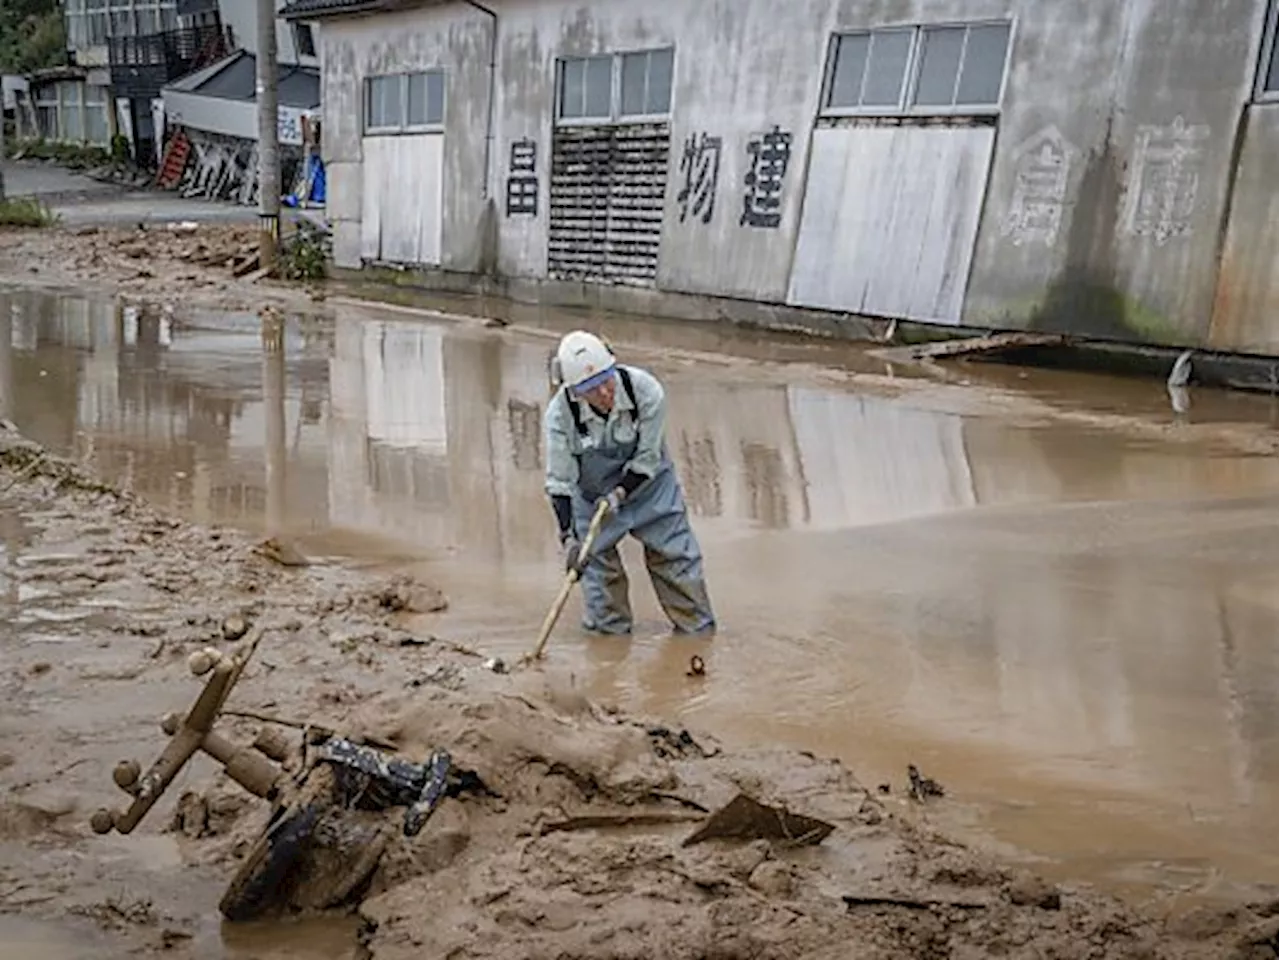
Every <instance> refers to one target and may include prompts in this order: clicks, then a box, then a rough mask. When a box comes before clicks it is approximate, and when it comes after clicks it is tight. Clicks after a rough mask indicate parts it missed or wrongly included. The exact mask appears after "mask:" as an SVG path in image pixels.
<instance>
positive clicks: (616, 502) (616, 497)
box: [596, 487, 627, 513]
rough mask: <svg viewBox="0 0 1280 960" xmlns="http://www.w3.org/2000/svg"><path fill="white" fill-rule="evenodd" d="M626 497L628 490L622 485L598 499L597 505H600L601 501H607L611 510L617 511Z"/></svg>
mask: <svg viewBox="0 0 1280 960" xmlns="http://www.w3.org/2000/svg"><path fill="white" fill-rule="evenodd" d="M625 499H627V491H625V490H623V489H622V488H621V487H614V488H613V490H612V491H611V492H610V493H609V495H608V496H605V497H601V498H600V499H599V500H597V501H596V505H597V506H599V504H600V503H601V502H603V503H607V504H608V505H609V512H610V513H617V512H618V510H619V509H620V508H621V507H622V501H623V500H625Z"/></svg>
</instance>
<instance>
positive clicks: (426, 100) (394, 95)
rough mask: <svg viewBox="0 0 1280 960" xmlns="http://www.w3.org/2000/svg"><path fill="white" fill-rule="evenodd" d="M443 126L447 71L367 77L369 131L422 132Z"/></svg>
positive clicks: (381, 132) (366, 130)
mask: <svg viewBox="0 0 1280 960" xmlns="http://www.w3.org/2000/svg"><path fill="white" fill-rule="evenodd" d="M443 126H444V71H443V70H421V71H417V72H415V73H391V74H384V75H382V76H375V77H368V78H367V79H366V80H365V95H364V132H365V133H366V134H369V135H380V134H396V133H422V132H425V131H433V130H439V129H440V128H442V127H443Z"/></svg>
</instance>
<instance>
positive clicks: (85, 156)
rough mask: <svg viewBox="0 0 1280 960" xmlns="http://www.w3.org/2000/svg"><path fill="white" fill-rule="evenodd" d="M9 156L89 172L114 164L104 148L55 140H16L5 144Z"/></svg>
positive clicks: (109, 153) (108, 152)
mask: <svg viewBox="0 0 1280 960" xmlns="http://www.w3.org/2000/svg"><path fill="white" fill-rule="evenodd" d="M5 147H6V149H7V150H8V152H9V156H11V157H13V158H14V159H21V158H25V157H30V158H32V159H34V160H52V161H53V162H54V163H57V164H58V165H60V166H63V167H67V168H69V169H71V170H87V169H89V168H91V167H104V166H106V165H107V164H109V163H112V162H113V157H112V155H111V152H110V151H109V150H107V149H106V148H104V147H93V146H86V145H84V144H82V143H58V142H55V141H53V140H15V141H10V142H6V143H5Z"/></svg>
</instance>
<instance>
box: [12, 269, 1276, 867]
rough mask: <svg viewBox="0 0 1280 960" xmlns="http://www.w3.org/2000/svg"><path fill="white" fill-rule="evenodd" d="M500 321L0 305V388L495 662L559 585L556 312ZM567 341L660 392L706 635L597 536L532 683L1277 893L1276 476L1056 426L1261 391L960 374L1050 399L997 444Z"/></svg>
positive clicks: (19, 297)
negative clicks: (610, 576)
mask: <svg viewBox="0 0 1280 960" xmlns="http://www.w3.org/2000/svg"><path fill="white" fill-rule="evenodd" d="M515 312H516V313H517V314H519V316H518V317H517V318H518V319H520V320H521V322H534V323H537V324H538V325H541V326H543V327H545V328H546V329H545V330H544V331H542V333H543V334H545V335H537V334H534V335H527V336H524V335H522V336H516V335H513V334H511V333H509V332H503V331H498V330H484V329H481V328H480V327H479V325H475V324H465V325H433V324H429V323H425V322H418V321H407V320H402V319H398V318H393V317H392V316H391V315H388V314H386V313H385V312H381V311H377V310H372V309H371V310H356V309H355V308H345V307H338V308H336V313H337V319H336V321H335V322H333V323H321V322H319V321H309V320H307V321H300V322H290V323H289V324H288V325H287V326H286V327H285V329H284V331H283V334H282V335H281V337H280V339H279V340H272V341H271V342H270V343H269V344H268V345H269V347H271V349H268V350H265V351H264V349H263V337H262V334H261V333H260V332H259V330H258V328H257V325H256V324H257V321H256V319H255V318H254V317H252V316H248V315H243V316H241V315H230V316H228V315H216V314H208V315H202V316H201V317H199V318H198V319H199V322H200V324H201V326H200V327H198V328H196V327H193V326H191V325H190V321H191V319H192V318H185V321H186V322H184V318H175V321H174V322H173V323H172V324H170V323H169V322H168V321H167V320H165V321H164V322H162V318H158V317H149V316H147V315H145V314H143V315H140V316H139V315H132V316H130V317H126V316H125V315H124V314H123V313H122V312H121V311H119V310H117V309H116V308H115V307H113V306H112V305H111V304H110V303H106V302H97V301H87V300H82V299H77V298H66V297H64V298H54V297H50V296H47V295H43V294H34V293H21V292H20V293H14V294H11V295H7V296H6V295H4V294H0V376H2V377H3V378H4V379H3V380H0V397H4V398H7V400H6V406H7V410H8V412H7V413H4V415H6V416H9V417H11V418H12V419H14V420H15V421H16V422H17V423H18V424H19V426H20V427H21V428H22V429H23V430H24V432H26V433H28V434H29V435H30V436H32V437H34V438H35V439H37V440H39V441H40V442H42V443H45V444H47V445H48V446H50V447H51V448H53V449H54V450H56V451H59V452H62V453H67V454H70V455H73V456H75V457H77V458H79V459H81V460H82V461H84V462H85V463H87V464H88V465H90V466H91V467H92V468H93V469H95V470H97V471H99V472H100V473H102V474H103V475H105V476H106V477H107V478H108V479H109V480H111V481H113V482H115V483H119V484H121V485H124V486H126V487H128V488H130V489H132V490H134V491H136V492H137V493H139V494H142V495H144V496H146V497H148V498H150V499H151V500H152V501H154V502H156V503H157V504H159V505H160V506H162V507H164V508H166V509H169V510H174V511H177V512H180V513H182V514H183V515H185V516H187V517H190V518H193V519H195V520H198V521H201V522H214V521H216V522H222V523H228V524H236V525H241V526H244V527H247V528H249V529H252V530H256V531H263V532H266V531H270V532H283V533H287V534H289V535H291V536H294V537H296V538H298V539H299V540H300V541H301V542H302V544H303V546H304V547H305V548H306V549H307V550H308V551H309V552H311V553H313V554H314V555H317V556H320V555H333V556H354V557H357V558H359V559H361V560H362V561H366V562H370V563H378V564H385V565H386V566H388V568H394V569H407V570H411V571H412V572H416V573H420V574H422V575H424V576H426V577H429V578H431V579H432V580H434V581H435V582H437V583H439V584H440V585H441V586H442V587H443V588H444V589H445V590H446V592H447V593H448V594H449V595H450V598H451V601H452V603H451V607H450V611H449V612H448V613H447V614H446V615H444V616H443V617H434V618H431V619H430V620H429V621H425V620H424V623H427V622H429V623H430V624H431V626H430V627H429V628H426V629H430V630H431V631H432V632H437V633H445V632H448V633H449V634H450V635H453V636H460V637H465V638H467V639H468V641H469V642H471V641H474V642H475V643H477V644H478V645H481V646H485V647H492V648H493V650H494V652H497V653H501V654H503V655H504V656H513V655H518V654H519V653H521V652H523V651H524V649H526V648H527V646H528V645H529V644H531V643H532V640H533V635H534V633H535V632H536V629H537V625H538V624H539V622H540V621H541V619H542V616H543V614H544V613H545V610H546V606H547V604H548V603H549V602H550V600H551V598H552V597H553V595H554V592H555V588H556V585H557V584H556V581H557V578H556V570H557V568H556V562H557V560H556V554H557V549H556V544H555V543H554V538H553V536H552V535H551V522H552V521H551V518H550V511H549V509H548V507H547V504H546V501H545V497H544V496H543V493H542V474H541V467H540V464H541V456H542V451H541V418H542V412H543V409H544V405H545V400H546V397H547V381H546V374H545V371H546V358H547V354H548V352H549V350H550V349H551V348H552V347H553V345H554V342H555V339H554V335H553V331H554V330H558V329H563V328H565V326H566V325H567V324H568V323H570V322H575V321H572V320H571V319H566V318H565V317H564V316H560V315H552V314H548V313H546V312H540V311H535V312H534V313H533V314H532V315H531V314H527V313H520V311H515ZM579 319H580V318H579ZM5 323H7V325H8V329H5V327H4V326H3V325H4V324H5ZM592 325H593V326H595V327H597V328H603V329H604V330H605V332H606V333H607V334H609V335H611V336H614V337H615V338H616V339H617V340H618V341H626V342H639V343H642V344H644V346H643V348H637V352H638V353H639V354H641V357H640V360H639V362H641V363H643V365H645V366H648V367H649V368H651V369H653V370H654V371H655V372H656V373H658V374H659V375H660V376H661V377H662V378H663V381H664V384H665V385H666V387H667V391H668V395H669V398H670V417H669V424H668V438H669V439H668V442H669V446H670V449H671V452H672V455H673V456H674V457H675V459H676V460H677V461H678V465H679V468H680V473H681V478H682V482H683V484H684V486H685V489H686V494H687V497H688V500H689V503H690V507H691V510H692V512H693V514H694V518H695V519H694V522H695V525H696V527H697V530H698V533H699V536H700V538H701V539H702V542H703V545H704V549H705V552H706V554H707V568H708V575H709V581H710V589H711V592H712V597H713V601H714V602H715V604H716V606H717V611H718V614H719V616H720V619H721V622H722V634H721V636H720V637H719V638H718V639H717V640H716V641H715V642H714V644H712V645H711V646H710V647H709V648H708V647H707V646H705V645H704V644H700V643H698V642H693V643H690V642H687V641H677V640H673V639H668V638H667V637H666V634H665V629H664V627H663V624H662V621H661V619H660V616H659V613H658V610H657V607H656V605H655V603H654V602H653V600H652V596H651V591H650V589H649V587H648V585H647V583H646V582H645V578H644V574H643V571H642V566H641V565H640V563H639V557H638V555H637V552H636V551H634V550H630V551H629V552H628V553H627V557H628V562H629V569H630V570H631V572H632V579H633V582H634V590H633V596H634V600H635V605H636V611H637V615H638V616H640V617H642V618H643V620H642V622H641V623H640V624H639V626H638V629H637V634H636V636H635V637H634V638H633V640H632V641H631V642H630V643H628V642H625V641H618V640H592V639H586V638H583V637H581V636H580V635H579V634H578V633H577V632H576V630H575V629H574V626H573V619H574V618H575V616H576V601H575V602H574V604H571V605H570V607H569V609H568V610H567V611H566V615H565V618H564V620H563V621H562V625H561V628H560V630H559V631H558V633H557V635H556V637H555V638H554V639H553V641H552V644H551V655H552V663H553V664H554V665H555V667H556V668H557V669H561V668H562V669H565V670H567V671H571V672H573V673H574V675H575V676H576V677H577V678H578V679H579V682H580V683H583V684H584V685H585V686H586V687H587V688H588V689H589V690H590V692H591V693H592V694H593V695H594V696H597V697H600V698H602V699H605V700H611V701H614V702H618V703H620V704H623V705H626V706H630V707H633V708H636V709H641V710H645V711H648V712H653V713H659V714H665V715H667V716H669V717H672V718H682V719H683V720H685V721H686V722H696V723H698V724H699V725H703V726H706V727H708V728H710V729H713V730H715V731H717V732H718V733H719V734H720V735H722V736H723V737H725V738H726V739H729V740H737V741H741V742H747V743H766V742H768V743H779V742H781V743H787V744H792V745H796V746H799V747H802V748H805V749H809V750H813V751H815V752H817V753H819V754H822V755H836V756H841V757H843V758H845V759H847V760H848V761H849V762H850V763H851V764H852V765H853V766H854V768H855V769H856V770H857V771H858V773H859V774H860V775H861V776H862V777H863V779H864V780H866V781H868V782H880V781H889V782H892V783H893V784H894V785H895V786H896V787H900V786H901V783H902V780H903V779H904V774H905V767H906V764H907V763H908V762H915V763H917V764H918V765H920V766H921V767H922V768H923V769H924V770H925V772H926V773H927V774H929V775H931V776H935V777H937V778H938V779H940V780H942V781H943V782H944V783H945V784H946V785H947V787H948V788H949V795H950V796H952V797H953V798H954V799H955V803H954V804H952V805H949V806H948V810H949V812H948V813H947V814H946V816H948V817H950V818H952V821H953V825H954V826H955V827H956V828H957V829H959V830H961V831H962V832H964V833H965V835H967V836H970V837H974V838H977V839H981V840H984V841H986V842H989V843H991V844H995V845H999V846H1001V847H1002V848H1005V849H1008V850H1011V851H1015V852H1021V853H1022V854H1025V855H1027V856H1029V857H1036V858H1042V859H1043V860H1044V862H1045V863H1047V864H1048V867H1045V866H1044V865H1043V864H1040V866H1041V868H1042V869H1046V871H1047V872H1051V873H1053V872H1057V873H1058V874H1059V875H1061V876H1063V877H1067V878H1073V879H1086V880H1094V881H1097V882H1100V883H1103V884H1110V885H1112V886H1113V887H1116V888H1118V889H1119V888H1123V889H1136V890H1139V891H1142V890H1146V889H1149V888H1150V887H1152V886H1156V885H1159V884H1161V883H1164V884H1169V885H1173V886H1176V887H1178V888H1183V887H1188V886H1190V887H1203V886H1205V885H1207V884H1211V883H1251V882H1267V883H1271V882H1273V880H1274V876H1275V869H1276V853H1275V851H1276V846H1277V827H1276V822H1277V817H1276V805H1277V794H1276V783H1277V764H1276V755H1277V736H1276V729H1277V711H1276V695H1277V682H1276V676H1277V658H1276V642H1275V638H1276V622H1277V606H1276V599H1275V598H1276V591H1275V585H1276V579H1277V562H1276V552H1275V542H1276V537H1277V520H1276V508H1275V497H1276V491H1277V461H1276V458H1275V457H1274V456H1273V455H1267V456H1258V455H1245V454H1234V453H1224V452H1223V451H1222V450H1220V449H1211V448H1209V447H1208V446H1206V445H1205V444H1199V443H1190V442H1174V441H1175V440H1177V437H1176V436H1170V437H1164V436H1162V435H1160V434H1159V433H1158V432H1156V433H1152V432H1151V431H1139V432H1136V433H1125V432H1123V431H1117V430H1114V429H1103V428H1102V427H1101V426H1090V425H1089V418H1090V417H1093V416H1097V417H1098V418H1100V419H1099V422H1100V423H1101V422H1104V421H1105V420H1106V418H1107V417H1108V416H1111V415H1114V414H1116V413H1125V414H1127V415H1131V416H1139V417H1142V418H1144V419H1145V421H1146V422H1147V423H1148V425H1157V426H1161V427H1167V428H1168V429H1169V430H1174V431H1176V430H1178V429H1181V428H1182V427H1183V426H1193V425H1203V424H1212V423H1218V424H1222V425H1223V426H1224V428H1231V429H1236V430H1246V431H1247V430H1259V431H1264V432H1265V430H1266V429H1268V428H1270V429H1274V418H1275V409H1276V408H1275V403H1274V401H1272V400H1269V399H1263V398H1257V397H1249V396H1240V395H1232V394H1226V393H1217V392H1206V391H1196V392H1194V393H1193V405H1192V408H1191V411H1190V414H1189V415H1187V416H1185V417H1183V418H1182V419H1181V420H1179V421H1177V423H1174V415H1173V414H1172V413H1171V412H1170V411H1169V407H1168V398H1167V396H1166V395H1165V391H1164V386H1163V384H1160V383H1156V382H1144V381H1132V380H1115V379H1111V378H1108V377H1103V376H1082V375H1077V374H1067V373H1063V372H1060V371H1018V370H1012V369H1002V368H993V367H989V366H984V367H983V368H982V369H978V368H976V367H974V368H961V369H964V370H965V371H966V372H965V376H969V377H971V378H972V379H973V380H974V381H975V382H977V383H979V384H987V385H988V386H989V388H990V389H994V390H1000V391H1005V393H1004V394H1003V401H1004V403H1005V405H1006V406H1008V405H1009V404H1010V403H1011V402H1015V401H1016V400H1017V397H1018V396H1025V398H1026V399H1027V402H1028V403H1030V402H1032V401H1036V402H1042V403H1048V402H1051V403H1055V404H1065V403H1070V402H1072V400H1073V398H1078V400H1079V412H1080V413H1081V416H1080V417H1079V418H1077V422H1075V423H1072V424H1071V425H1069V426H1059V425H1052V426H1046V425H1041V426H1028V427H1021V428H1018V427H1013V426H1011V425H1010V424H1009V423H1008V422H1006V421H1003V420H1001V419H998V418H993V417H983V416H975V415H965V414H964V413H961V412H957V411H955V410H954V409H951V410H947V409H930V408H928V407H927V405H926V404H924V403H923V402H922V401H920V400H918V399H908V400H903V399H892V398H889V397H887V396H885V395H884V391H883V390H881V391H879V393H877V392H874V391H873V392H867V391H865V390H861V389H860V386H859V379H858V374H868V373H874V374H876V376H877V377H883V376H884V375H885V374H886V373H887V372H889V373H891V372H892V371H886V369H885V368H884V366H883V364H878V363H875V362H871V361H868V360H867V359H866V357H865V356H864V355H863V354H862V353H861V352H860V351H859V350H857V349H856V348H854V347H850V346H847V345H836V344H825V343H822V344H815V343H805V342H803V341H799V340H796V339H790V338H788V339H782V340H779V339H777V338H765V337H756V336H751V335H747V334H740V333H737V332H733V331H721V330H716V329H713V328H709V327H703V326H697V325H686V326H684V327H681V326H672V325H657V324H655V325H648V324H645V323H642V322H640V321H636V320H620V319H617V318H605V319H603V320H601V322H599V323H597V322H596V321H595V319H593V320H592ZM6 334H7V336H6ZM6 344H7V345H8V349H7V350H5V346H6ZM664 345H666V346H667V347H669V348H670V349H664ZM696 351H720V352H719V353H717V354H715V355H714V356H709V357H707V358H704V359H699V358H698V356H697V354H696ZM624 355H625V354H624ZM779 360H785V361H787V363H788V364H789V365H782V364H779V363H777V362H775V361H779ZM1010 390H1016V391H1021V393H1009V392H1008V391H1010ZM974 396H975V398H977V397H978V396H979V395H978V394H977V393H976V392H975V394H974ZM1011 397H1012V400H1011V399H1010V398H1011ZM0 412H2V411H0ZM3 576H5V574H4V573H3V572H0V577H3ZM4 582H5V581H4V580H3V579H0V584H2V583H4ZM86 609H87V608H86ZM694 652H699V653H701V654H703V655H704V656H705V657H706V659H707V665H708V675H707V677H706V678H704V679H690V678H687V677H686V676H685V673H686V667H687V663H688V659H689V657H690V656H691V655H692V653H694ZM1215 878H1216V879H1215Z"/></svg>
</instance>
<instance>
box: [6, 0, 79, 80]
mask: <svg viewBox="0 0 1280 960" xmlns="http://www.w3.org/2000/svg"><path fill="white" fill-rule="evenodd" d="M66 50H67V41H66V29H65V25H64V22H63V18H62V5H61V4H60V3H59V2H58V0H0V73H30V72H31V71H33V70H40V69H42V68H44V67H56V66H58V65H59V64H61V63H63V62H65V60H66Z"/></svg>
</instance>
